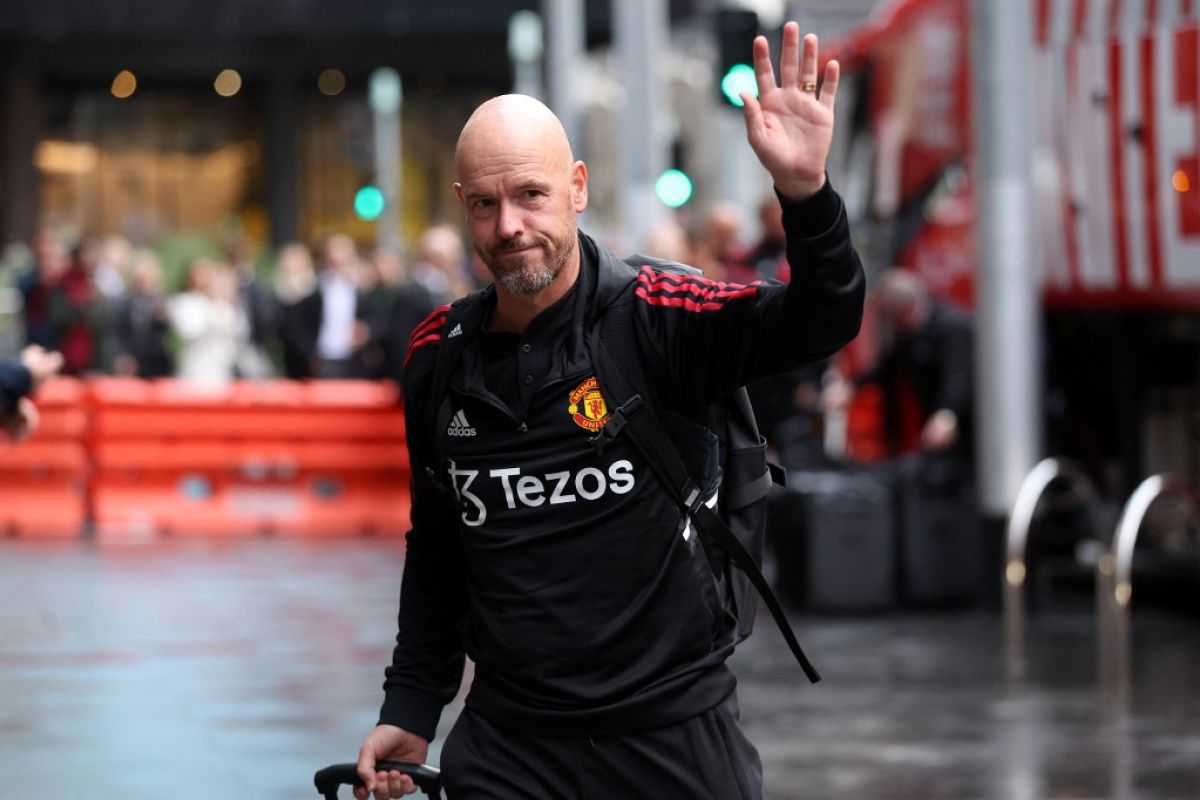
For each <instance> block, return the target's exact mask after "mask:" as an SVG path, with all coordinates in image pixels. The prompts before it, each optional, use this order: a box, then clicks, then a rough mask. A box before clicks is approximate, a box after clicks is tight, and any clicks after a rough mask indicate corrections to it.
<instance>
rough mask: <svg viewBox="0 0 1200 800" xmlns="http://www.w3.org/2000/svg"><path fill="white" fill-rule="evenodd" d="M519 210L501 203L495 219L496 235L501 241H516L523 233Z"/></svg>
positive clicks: (509, 204) (510, 204) (508, 204)
mask: <svg viewBox="0 0 1200 800" xmlns="http://www.w3.org/2000/svg"><path fill="white" fill-rule="evenodd" d="M524 232H525V230H524V223H522V221H521V214H520V211H519V209H518V208H517V207H516V206H514V205H513V204H512V203H501V204H500V211H499V214H498V216H497V219H496V233H497V235H498V236H500V238H502V239H518V238H520V236H521V234H522V233H524Z"/></svg>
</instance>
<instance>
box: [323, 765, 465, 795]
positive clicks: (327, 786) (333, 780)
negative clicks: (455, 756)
mask: <svg viewBox="0 0 1200 800" xmlns="http://www.w3.org/2000/svg"><path fill="white" fill-rule="evenodd" d="M375 771H376V772H399V773H401V774H403V775H408V776H409V777H410V778H412V779H413V782H414V783H416V784H417V788H418V789H420V790H421V791H422V792H424V793H425V794H427V795H429V796H430V797H432V798H434V800H438V798H440V797H441V791H442V773H441V772H440V771H439V770H437V769H436V768H434V767H431V766H429V765H428V764H413V763H409V762H405V761H380V762H379V763H377V764H376V765H375ZM313 783H314V784H316V786H317V792H318V793H319V794H321V795H323V796H324V797H325V800H337V792H338V786H340V785H342V784H343V783H346V784H349V785H350V786H362V785H363V782H362V779H361V778H359V777H358V765H357V764H334V765H332V766H328V767H326V768H325V769H323V770H320V771H319V772H317V774H316V775H314V776H313Z"/></svg>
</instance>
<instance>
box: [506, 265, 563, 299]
mask: <svg viewBox="0 0 1200 800" xmlns="http://www.w3.org/2000/svg"><path fill="white" fill-rule="evenodd" d="M561 269H562V267H561V266H560V267H559V268H558V269H554V267H553V265H550V264H547V265H546V266H544V267H541V268H540V269H519V270H515V271H513V272H510V273H508V274H507V275H505V276H503V277H501V278H500V279H499V280H500V285H501V286H503V287H504V288H505V289H507V290H508V291H509V292H511V293H512V294H516V295H527V294H537V293H538V292H540V291H541V290H542V289H545V288H546V287H547V286H549V285H550V284H551V283H553V282H554V278H555V276H557V275H558V273H559V271H560V270H561Z"/></svg>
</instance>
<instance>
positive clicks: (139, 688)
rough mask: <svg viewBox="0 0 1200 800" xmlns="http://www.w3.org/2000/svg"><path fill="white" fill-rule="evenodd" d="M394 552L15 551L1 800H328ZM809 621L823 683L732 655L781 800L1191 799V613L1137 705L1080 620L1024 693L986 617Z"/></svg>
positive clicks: (757, 657)
mask: <svg viewBox="0 0 1200 800" xmlns="http://www.w3.org/2000/svg"><path fill="white" fill-rule="evenodd" d="M402 564H403V550H402V548H401V547H400V546H399V545H397V544H393V543H384V542H371V541H351V542H341V541H338V542H311V543H310V542H300V541H283V540H278V541H251V542H230V543H198V542H194V543H193V542H181V543H174V544H166V545H156V546H147V547H138V548H95V547H92V546H88V545H81V544H70V545H54V546H49V545H46V546H42V545H33V544H25V543H19V542H5V543H3V544H2V546H0V774H2V775H3V776H4V784H3V787H2V788H0V797H2V798H5V799H6V800H7V799H8V798H12V799H13V800H22V799H23V798H35V797H36V798H44V797H53V798H60V797H61V798H73V797H86V798H93V797H94V798H141V797H146V798H150V797H154V798H158V797H164V796H170V797H174V798H191V797H196V798H233V797H255V798H307V797H316V793H315V791H314V790H313V789H312V784H311V782H310V781H311V775H312V773H313V771H314V770H315V769H316V768H318V767H320V766H324V765H325V764H328V763H331V762H334V761H348V760H353V757H354V755H355V753H356V751H357V748H358V745H359V743H360V742H361V739H362V737H363V736H364V735H365V733H366V732H367V731H368V730H369V729H370V727H371V726H372V725H373V724H374V721H375V713H376V711H377V709H378V704H379V700H380V692H379V685H380V682H381V680H382V669H383V665H384V664H385V663H386V662H387V661H388V659H389V657H390V652H391V639H392V636H393V635H394V624H395V606H396V598H397V597H398V591H399V576H400V572H401V568H402ZM797 626H798V629H799V630H800V632H801V635H802V640H803V641H804V643H805V647H806V649H807V650H808V651H809V652H810V654H811V655H812V656H813V658H814V659H815V660H816V661H817V662H818V666H819V667H820V669H821V671H822V672H823V674H824V675H825V680H824V681H823V682H822V683H820V684H819V685H817V686H809V685H808V684H807V683H806V682H805V681H804V679H803V676H802V675H801V674H800V672H799V670H798V669H797V667H796V666H795V664H794V663H793V662H791V661H790V655H789V654H788V652H787V649H786V647H785V646H784V645H783V643H782V641H781V640H780V639H779V637H778V636H777V635H776V634H775V633H774V631H773V630H772V627H771V625H770V623H769V621H768V620H764V621H763V623H762V624H760V626H759V631H758V633H756V634H755V636H753V637H752V638H751V639H750V640H749V641H748V642H746V643H745V644H743V645H742V647H741V649H740V651H739V653H738V655H737V656H736V667H737V671H738V673H739V676H740V681H741V683H740V685H741V688H740V698H741V705H742V717H743V722H744V724H745V725H746V727H747V729H748V731H749V733H750V735H751V738H752V739H753V740H754V741H755V742H756V743H757V744H758V746H759V748H760V751H761V753H762V756H763V764H764V771H765V774H766V780H767V785H768V793H767V797H768V798H772V799H773V800H792V798H847V799H849V798H854V800H862V799H864V798H868V799H872V800H874V799H878V800H884V799H885V798H896V799H897V800H899V799H903V800H909V799H910V798H912V799H913V800H929V799H930V798H953V799H954V800H959V799H960V798H1003V799H1004V800H1027V799H1028V800H1035V799H1037V798H1121V799H1122V800H1123V799H1124V798H1130V799H1132V798H1139V799H1140V798H1179V799H1180V800H1183V799H1184V798H1196V797H1200V622H1198V621H1197V620H1196V619H1195V618H1191V619H1183V618H1180V617H1178V616H1174V617H1171V616H1166V615H1163V614H1161V613H1156V612H1153V611H1142V610H1137V611H1135V614H1134V628H1133V631H1134V639H1133V648H1134V650H1133V652H1134V662H1133V683H1132V685H1131V687H1130V691H1129V694H1128V702H1127V703H1126V706H1125V707H1126V710H1125V711H1124V712H1121V711H1120V710H1119V707H1118V704H1117V703H1116V702H1115V701H1114V694H1113V692H1112V691H1110V690H1108V689H1106V688H1104V687H1102V686H1101V684H1100V682H1099V680H1098V671H1097V665H1096V644H1095V636H1094V632H1093V623H1092V620H1091V619H1090V618H1089V617H1088V616H1086V615H1082V614H1072V615H1063V616H1056V617H1043V618H1035V620H1034V621H1033V622H1032V623H1031V625H1030V629H1029V633H1028V641H1027V657H1028V659H1029V661H1028V672H1027V677H1026V678H1025V680H1024V681H1023V682H1022V683H1021V684H1013V683H1011V682H1006V680H1005V678H1004V674H1005V672H1004V665H1003V652H1002V647H1001V635H1000V623H999V619H998V618H997V617H995V616H990V615H974V614H949V613H942V614H911V613H904V614H889V615H881V616H877V617H871V618H848V617H840V618H839V617H832V618H831V617H811V616H805V617H798V618H797ZM455 713H457V705H456V706H455V707H453V708H452V709H451V710H450V712H449V713H448V714H447V715H446V716H445V718H444V719H443V729H445V728H447V727H448V725H449V724H450V722H452V719H453V716H454V715H455ZM432 760H434V761H436V748H435V753H434V756H433V758H432ZM343 796H349V793H348V792H345V791H343Z"/></svg>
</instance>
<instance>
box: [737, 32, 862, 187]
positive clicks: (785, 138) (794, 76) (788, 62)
mask: <svg viewBox="0 0 1200 800" xmlns="http://www.w3.org/2000/svg"><path fill="white" fill-rule="evenodd" d="M754 73H755V75H756V76H757V79H758V98H757V99H755V98H754V97H752V96H751V95H750V93H749V92H743V93H742V101H743V102H744V103H745V104H746V105H745V114H746V137H747V138H748V139H749V140H750V147H751V148H752V149H753V150H754V153H755V155H757V156H758V160H759V161H760V162H761V163H762V165H763V166H764V167H766V169H767V172H769V173H771V177H772V178H773V179H774V180H775V188H776V189H778V190H779V193H780V194H782V195H783V196H785V197H788V198H791V199H794V200H798V199H801V198H804V197H808V196H809V195H811V194H813V193H814V192H816V191H817V190H818V189H820V188H821V186H822V185H824V183H825V160H826V158H828V156H829V146H830V143H831V142H832V141H833V103H834V98H835V96H836V95H837V83H838V73H839V68H838V63H837V62H836V61H830V62H829V63H828V64H827V65H826V67H825V79H824V81H823V82H822V84H821V87H820V93H819V94H818V92H817V88H818V87H817V37H816V36H815V35H814V34H811V33H810V34H808V35H807V36H805V37H804V40H803V52H801V40H800V26H799V25H797V24H796V23H795V22H789V23H787V24H786V25H784V27H783V46H782V48H781V52H780V58H779V85H778V86H776V85H775V71H774V69H772V67H771V48H770V45H768V44H767V40H766V38H765V37H762V36H759V37H758V38H756V39H755V40H754Z"/></svg>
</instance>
